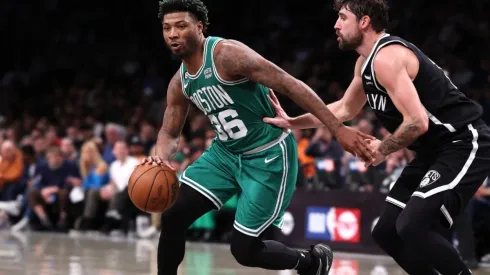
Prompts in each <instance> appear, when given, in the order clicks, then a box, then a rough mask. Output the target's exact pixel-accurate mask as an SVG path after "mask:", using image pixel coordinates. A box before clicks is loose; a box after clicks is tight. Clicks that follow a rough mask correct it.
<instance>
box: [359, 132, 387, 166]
mask: <svg viewBox="0 0 490 275" xmlns="http://www.w3.org/2000/svg"><path fill="white" fill-rule="evenodd" d="M366 142H367V143H369V145H370V147H371V149H372V150H373V151H374V152H375V153H374V159H373V160H372V161H371V162H365V163H364V167H368V166H370V165H372V166H378V165H379V164H381V163H382V162H383V161H385V160H386V157H387V156H385V155H383V154H382V153H381V152H380V151H379V146H380V145H381V142H382V141H381V140H379V139H375V140H370V139H367V140H366Z"/></svg>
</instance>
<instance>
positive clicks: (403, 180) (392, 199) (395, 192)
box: [386, 156, 431, 209]
mask: <svg viewBox="0 0 490 275" xmlns="http://www.w3.org/2000/svg"><path fill="white" fill-rule="evenodd" d="M430 165H431V160H430V159H425V158H423V157H422V156H418V157H416V158H415V159H413V160H412V161H411V162H410V163H409V164H408V165H407V166H405V168H404V169H403V171H402V173H401V174H400V176H399V177H398V179H397V180H396V181H395V182H394V183H392V184H391V185H392V186H391V189H390V192H389V193H388V196H387V197H386V202H387V203H391V204H393V205H395V206H397V207H400V208H402V209H403V208H405V206H406V205H407V203H408V201H409V200H410V198H411V196H412V194H413V192H415V190H416V189H417V187H418V186H419V183H420V181H421V180H422V178H423V177H424V174H425V173H426V172H427V169H429V167H430Z"/></svg>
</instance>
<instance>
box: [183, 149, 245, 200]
mask: <svg viewBox="0 0 490 275" xmlns="http://www.w3.org/2000/svg"><path fill="white" fill-rule="evenodd" d="M229 161H231V160H228V159H227V156H224V155H220V154H218V153H216V151H214V150H213V148H210V149H208V150H207V151H206V152H205V153H204V154H202V155H201V157H199V158H198V159H197V160H196V161H195V162H194V163H192V164H191V165H190V166H189V167H187V169H185V171H184V172H183V173H182V174H181V175H180V176H179V181H180V182H181V183H182V184H186V185H188V186H190V187H192V188H193V189H195V190H196V191H198V192H199V193H201V194H202V195H203V196H205V197H206V198H208V199H209V200H210V201H211V202H212V203H213V204H214V205H215V207H216V209H221V207H223V204H224V203H226V202H227V201H228V200H229V199H230V198H231V197H232V196H233V195H234V194H236V192H237V190H238V188H239V187H238V184H237V182H236V181H235V179H234V178H233V176H232V175H231V172H230V171H229V169H228V168H227V166H226V163H227V162H228V163H229Z"/></svg>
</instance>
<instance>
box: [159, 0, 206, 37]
mask: <svg viewBox="0 0 490 275" xmlns="http://www.w3.org/2000/svg"><path fill="white" fill-rule="evenodd" d="M159 6H160V8H159V11H158V18H159V19H160V20H163V16H165V15H166V14H168V13H173V12H185V11H186V12H189V13H191V14H192V15H193V16H194V17H196V18H197V20H198V21H201V22H202V24H203V32H204V33H206V30H207V29H208V26H209V18H208V9H207V8H206V6H205V5H204V3H203V2H202V1H201V0H163V1H161V2H160V3H159Z"/></svg>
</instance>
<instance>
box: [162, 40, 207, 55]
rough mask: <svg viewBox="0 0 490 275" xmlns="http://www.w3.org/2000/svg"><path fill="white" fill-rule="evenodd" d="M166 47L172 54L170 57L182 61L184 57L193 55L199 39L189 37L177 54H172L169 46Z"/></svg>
mask: <svg viewBox="0 0 490 275" xmlns="http://www.w3.org/2000/svg"><path fill="white" fill-rule="evenodd" d="M167 47H168V48H169V50H170V51H171V52H172V55H173V56H175V57H177V58H179V59H184V58H186V57H189V56H191V55H193V54H194V53H195V52H196V51H197V50H198V47H199V39H198V38H194V37H189V38H188V39H187V40H186V41H185V42H184V44H182V46H181V50H180V51H178V52H173V51H172V48H171V47H170V45H168V44H167Z"/></svg>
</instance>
